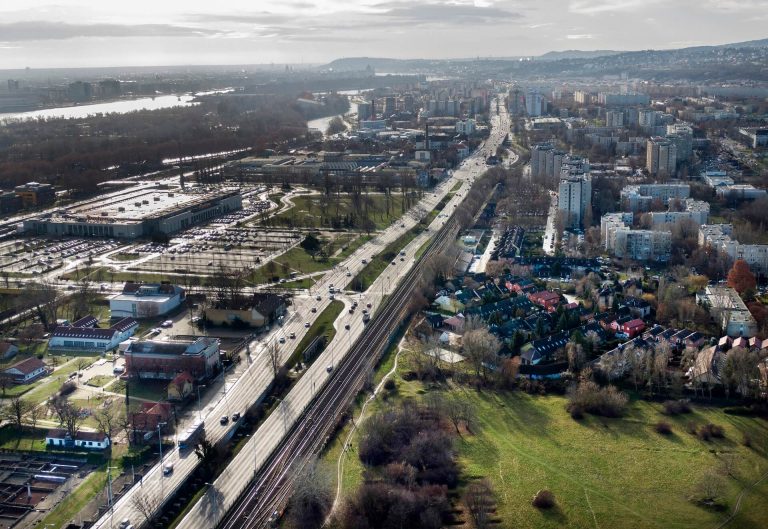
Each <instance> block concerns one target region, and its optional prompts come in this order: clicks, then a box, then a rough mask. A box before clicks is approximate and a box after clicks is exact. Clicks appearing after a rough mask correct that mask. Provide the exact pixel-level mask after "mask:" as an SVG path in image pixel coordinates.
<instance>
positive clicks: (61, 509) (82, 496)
mask: <svg viewBox="0 0 768 529" xmlns="http://www.w3.org/2000/svg"><path fill="white" fill-rule="evenodd" d="M107 466H109V465H108V464H105V465H102V466H100V467H99V468H97V469H96V470H93V471H92V472H91V473H90V475H89V476H88V477H87V478H85V480H84V481H83V482H82V483H81V484H80V486H79V487H77V488H76V489H75V490H73V491H72V492H71V493H70V494H68V495H67V497H66V498H65V499H64V500H63V501H62V502H61V503H59V504H58V505H57V506H56V507H55V508H54V509H53V510H52V511H51V512H50V513H48V516H46V517H45V518H43V521H42V522H40V527H45V526H47V525H50V526H51V527H64V526H65V525H66V524H67V523H69V521H70V520H72V519H74V518H76V517H77V513H78V512H80V511H81V510H83V508H84V507H85V506H86V505H87V504H88V502H89V501H91V500H92V499H93V498H94V496H96V495H97V494H98V493H100V492H103V491H104V487H105V486H106V484H107Z"/></svg>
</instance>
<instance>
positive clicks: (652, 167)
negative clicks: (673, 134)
mask: <svg viewBox="0 0 768 529" xmlns="http://www.w3.org/2000/svg"><path fill="white" fill-rule="evenodd" d="M645 148H646V151H645V152H646V154H645V156H646V158H645V165H646V168H647V169H648V172H649V173H651V174H652V175H654V176H672V175H674V174H675V170H676V169H677V145H676V144H675V143H674V142H672V141H670V140H668V139H666V138H661V137H659V136H655V137H653V138H650V139H649V140H648V143H647V144H646V147H645Z"/></svg>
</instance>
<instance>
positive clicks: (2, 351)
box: [0, 342, 19, 360]
mask: <svg viewBox="0 0 768 529" xmlns="http://www.w3.org/2000/svg"><path fill="white" fill-rule="evenodd" d="M17 354H19V348H18V347H16V344H12V343H11V342H0V358H2V359H3V360H8V359H9V358H13V357H14V356H16V355H17Z"/></svg>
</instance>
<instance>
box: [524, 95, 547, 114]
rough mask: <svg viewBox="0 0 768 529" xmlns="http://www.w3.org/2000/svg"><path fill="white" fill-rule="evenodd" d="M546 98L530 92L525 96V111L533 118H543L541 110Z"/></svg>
mask: <svg viewBox="0 0 768 529" xmlns="http://www.w3.org/2000/svg"><path fill="white" fill-rule="evenodd" d="M543 100H544V98H543V97H542V96H541V94H540V93H538V92H534V91H529V92H528V93H527V94H526V95H525V111H526V112H527V113H528V115H529V116H531V117H536V116H541V108H542V103H543Z"/></svg>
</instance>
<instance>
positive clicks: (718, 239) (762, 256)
mask: <svg viewBox="0 0 768 529" xmlns="http://www.w3.org/2000/svg"><path fill="white" fill-rule="evenodd" d="M699 246H708V247H710V248H713V249H715V250H717V251H718V252H721V253H724V254H726V255H728V257H730V258H731V259H733V260H736V259H743V260H744V261H746V263H747V264H748V265H749V267H750V268H751V269H752V271H753V272H756V273H760V274H768V244H741V243H740V242H739V241H737V240H736V239H734V238H733V226H732V225H730V224H709V225H706V226H701V227H700V228H699Z"/></svg>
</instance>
